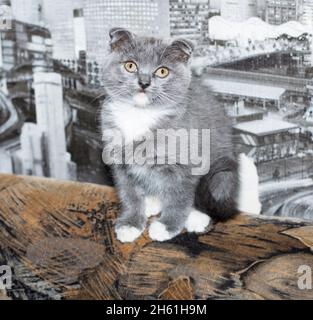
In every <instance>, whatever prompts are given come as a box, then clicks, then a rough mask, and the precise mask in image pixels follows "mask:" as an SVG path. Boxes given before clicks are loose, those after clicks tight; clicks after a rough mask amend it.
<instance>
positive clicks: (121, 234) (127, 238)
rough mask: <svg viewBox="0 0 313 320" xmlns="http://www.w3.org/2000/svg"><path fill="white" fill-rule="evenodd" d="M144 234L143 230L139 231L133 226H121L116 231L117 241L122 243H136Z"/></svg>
mask: <svg viewBox="0 0 313 320" xmlns="http://www.w3.org/2000/svg"><path fill="white" fill-rule="evenodd" d="M142 232H143V230H139V229H137V228H135V227H132V226H120V227H116V229H115V233H116V237H117V240H119V241H120V242H122V243H127V242H134V241H135V240H136V239H138V238H139V237H140V235H141V234H142Z"/></svg>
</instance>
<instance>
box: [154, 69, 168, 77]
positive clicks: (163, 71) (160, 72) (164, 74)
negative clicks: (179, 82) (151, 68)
mask: <svg viewBox="0 0 313 320" xmlns="http://www.w3.org/2000/svg"><path fill="white" fill-rule="evenodd" d="M169 74H170V71H169V70H168V69H167V68H165V67H162V68H159V69H158V70H157V71H156V72H155V75H156V76H157V77H159V78H163V79H164V78H166V77H167V76H168V75H169Z"/></svg>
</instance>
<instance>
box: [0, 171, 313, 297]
mask: <svg viewBox="0 0 313 320" xmlns="http://www.w3.org/2000/svg"><path fill="white" fill-rule="evenodd" d="M118 210H119V204H118V202H117V198H116V195H115V193H114V190H113V189H111V188H108V187H101V186H96V185H90V184H78V183H71V182H60V181H53V180H45V179H38V178H24V177H15V176H6V175H0V265H3V264H8V265H10V266H11V267H12V269H13V271H14V286H13V288H12V290H7V293H6V294H4V292H1V295H0V299H1V298H5V297H8V298H13V299H171V300H173V299H179V300H183V299H313V290H307V291H302V290H300V289H299V288H298V286H297V282H298V277H299V275H298V268H299V266H300V265H309V266H311V267H312V268H313V255H312V251H311V248H312V246H313V226H312V225H309V224H307V223H304V222H294V221H293V222H292V221H284V220H266V219H261V218H252V217H247V216H240V217H238V218H236V219H235V220H233V221H230V222H227V223H221V224H217V225H215V226H214V228H213V229H212V230H211V231H210V232H209V233H208V234H206V235H201V236H196V235H190V234H182V235H180V236H179V237H177V238H176V239H174V240H172V241H169V242H167V243H162V244H161V243H153V242H151V241H150V240H149V238H148V237H147V235H146V234H145V235H144V236H143V237H141V238H140V239H139V240H138V241H137V242H136V243H134V244H129V245H123V244H121V243H119V242H118V241H117V240H116V239H115V235H114V232H113V228H112V227H113V225H114V221H115V219H116V215H117V213H118Z"/></svg>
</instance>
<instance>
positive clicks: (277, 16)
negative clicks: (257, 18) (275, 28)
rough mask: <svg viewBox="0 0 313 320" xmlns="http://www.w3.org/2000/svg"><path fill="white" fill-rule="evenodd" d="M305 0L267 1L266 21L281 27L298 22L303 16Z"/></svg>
mask: <svg viewBox="0 0 313 320" xmlns="http://www.w3.org/2000/svg"><path fill="white" fill-rule="evenodd" d="M303 1H304V0H267V2H266V7H265V16H266V21H267V22H268V23H270V24H275V25H280V24H283V23H286V22H288V21H298V20H299V19H300V17H301V15H302V8H303V6H302V5H303Z"/></svg>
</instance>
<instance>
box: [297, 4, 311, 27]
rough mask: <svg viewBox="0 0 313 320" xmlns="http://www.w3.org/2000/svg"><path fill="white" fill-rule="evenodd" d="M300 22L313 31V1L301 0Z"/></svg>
mask: <svg viewBox="0 0 313 320" xmlns="http://www.w3.org/2000/svg"><path fill="white" fill-rule="evenodd" d="M300 21H301V22H302V23H303V24H304V25H306V26H308V27H310V28H311V29H313V0H303V6H302V15H301V18H300Z"/></svg>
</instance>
